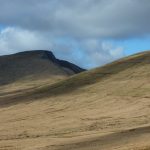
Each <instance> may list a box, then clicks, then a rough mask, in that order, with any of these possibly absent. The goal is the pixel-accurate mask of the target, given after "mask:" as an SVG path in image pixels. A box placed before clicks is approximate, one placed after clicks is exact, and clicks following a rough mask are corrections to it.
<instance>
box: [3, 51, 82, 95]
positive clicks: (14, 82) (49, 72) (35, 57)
mask: <svg viewBox="0 0 150 150" xmlns="http://www.w3.org/2000/svg"><path fill="white" fill-rule="evenodd" d="M82 71H84V69H82V68H80V67H78V66H76V65H74V64H72V63H70V62H67V61H64V60H59V59H57V58H55V56H54V55H53V53H52V52H50V51H44V50H35V51H25V52H20V53H17V54H13V55H7V56H0V86H1V87H0V89H1V90H2V89H3V93H4V90H5V92H6V93H7V92H10V88H11V89H12V92H14V89H15V91H17V90H19V91H20V90H24V89H29V88H30V89H33V88H35V87H38V86H41V85H42V84H46V83H55V82H57V81H59V80H61V79H65V78H66V77H68V76H71V75H74V74H76V73H80V72H82ZM8 87H9V91H7V89H8ZM1 93H2V92H0V94H1Z"/></svg>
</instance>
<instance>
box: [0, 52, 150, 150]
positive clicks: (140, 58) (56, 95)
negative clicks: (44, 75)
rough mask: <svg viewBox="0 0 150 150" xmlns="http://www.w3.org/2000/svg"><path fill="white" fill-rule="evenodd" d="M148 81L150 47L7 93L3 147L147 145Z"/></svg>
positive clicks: (130, 148) (126, 149)
mask: <svg viewBox="0 0 150 150" xmlns="http://www.w3.org/2000/svg"><path fill="white" fill-rule="evenodd" d="M149 83H150V52H145V53H141V54H138V55H135V56H131V57H128V58H125V59H121V60H119V61H116V62H113V63H111V64H108V65H106V66H104V67H101V68H96V69H93V70H90V71H87V72H84V73H81V74H79V75H75V76H72V77H70V78H68V79H66V80H63V81H60V82H57V83H54V84H51V83H49V84H45V83H44V82H43V84H42V85H41V87H36V88H34V89H30V90H29V89H28V88H27V89H26V90H25V91H20V93H16V92H13V93H12V95H8V94H4V95H3V96H1V97H0V104H1V108H0V149H6V150H16V149H21V150H30V149H31V150H148V149H149V147H150V84H149ZM39 85H40V84H39ZM20 86H21V85H20ZM22 86H24V85H22ZM8 92H9V90H8Z"/></svg>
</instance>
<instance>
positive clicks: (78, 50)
mask: <svg viewBox="0 0 150 150" xmlns="http://www.w3.org/2000/svg"><path fill="white" fill-rule="evenodd" d="M37 49H40V50H52V51H53V52H54V53H55V54H56V56H57V57H59V58H61V59H65V60H68V61H71V62H73V63H76V64H78V65H80V66H82V67H85V68H91V67H95V66H99V65H102V64H105V63H107V62H110V61H112V60H115V59H117V58H119V57H122V56H123V48H121V47H118V46H113V45H112V44H111V43H110V42H106V41H101V40H97V39H84V40H77V39H70V38H66V39H64V38H62V39H61V38H60V39H58V38H57V37H52V36H51V35H50V33H49V34H44V33H43V34H40V33H38V32H35V31H30V30H25V29H21V28H14V27H8V28H5V29H3V30H1V32H0V55H3V54H10V53H15V52H19V51H25V50H37Z"/></svg>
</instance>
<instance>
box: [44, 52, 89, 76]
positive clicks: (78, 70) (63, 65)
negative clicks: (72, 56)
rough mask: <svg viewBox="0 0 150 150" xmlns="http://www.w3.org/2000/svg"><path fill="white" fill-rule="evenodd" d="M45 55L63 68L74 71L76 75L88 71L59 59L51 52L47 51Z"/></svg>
mask: <svg viewBox="0 0 150 150" xmlns="http://www.w3.org/2000/svg"><path fill="white" fill-rule="evenodd" d="M45 53H46V55H47V57H48V58H49V59H50V60H51V61H52V62H54V63H56V64H58V65H60V66H62V67H65V68H68V69H70V70H72V71H73V72H74V73H80V72H83V71H86V70H85V69H83V68H80V67H78V66H77V65H75V64H73V63H70V62H68V61H65V60H60V59H57V58H56V57H55V56H54V54H53V53H52V52H51V51H45Z"/></svg>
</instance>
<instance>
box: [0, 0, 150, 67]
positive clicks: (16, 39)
mask: <svg viewBox="0 0 150 150" xmlns="http://www.w3.org/2000/svg"><path fill="white" fill-rule="evenodd" d="M149 14H150V1H149V0H142V1H141V0H113V1H112V0H82V1H77V0H61V1H60V0H51V1H49V0H44V1H43V0H38V1H37V0H26V1H24V0H13V1H12V0H5V1H3V0H2V1H1V0H0V55H5V54H12V53H16V52H20V51H25V50H36V49H41V50H51V51H53V52H54V54H55V55H56V56H57V57H58V58H61V59H65V60H68V61H71V62H73V63H75V64H77V65H80V66H81V67H84V68H94V67H97V66H101V65H103V64H106V63H109V62H111V61H114V60H116V59H119V58H121V57H124V56H127V55H131V54H134V53H137V52H141V51H144V50H149V49H150V42H149V41H150V28H149V26H150V20H149Z"/></svg>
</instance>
